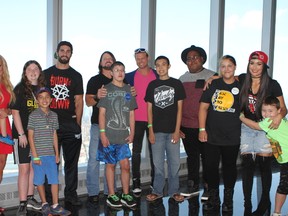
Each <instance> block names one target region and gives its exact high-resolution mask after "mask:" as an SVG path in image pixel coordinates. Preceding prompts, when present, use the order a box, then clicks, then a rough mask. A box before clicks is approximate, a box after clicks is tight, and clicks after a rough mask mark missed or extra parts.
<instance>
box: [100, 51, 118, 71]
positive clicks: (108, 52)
mask: <svg viewBox="0 0 288 216" xmlns="http://www.w3.org/2000/svg"><path fill="white" fill-rule="evenodd" d="M106 53H107V54H109V55H110V56H111V57H112V59H113V63H114V62H115V61H116V58H115V56H114V55H113V53H111V52H110V51H105V52H103V53H102V55H101V57H100V60H99V65H98V68H99V73H102V65H101V61H102V58H103V56H104V54H106Z"/></svg>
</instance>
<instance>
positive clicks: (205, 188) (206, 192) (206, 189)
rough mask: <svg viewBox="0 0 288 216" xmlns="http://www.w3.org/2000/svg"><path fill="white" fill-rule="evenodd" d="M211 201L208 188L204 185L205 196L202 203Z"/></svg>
mask: <svg viewBox="0 0 288 216" xmlns="http://www.w3.org/2000/svg"><path fill="white" fill-rule="evenodd" d="M208 199H209V191H208V186H207V185H204V187H203V194H202V196H201V201H207V200H208Z"/></svg>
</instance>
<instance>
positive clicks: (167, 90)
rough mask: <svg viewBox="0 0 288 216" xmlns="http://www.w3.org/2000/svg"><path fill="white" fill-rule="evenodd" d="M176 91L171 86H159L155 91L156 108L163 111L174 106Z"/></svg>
mask: <svg viewBox="0 0 288 216" xmlns="http://www.w3.org/2000/svg"><path fill="white" fill-rule="evenodd" d="M174 96H175V89H174V88H173V87H170V86H166V85H163V86H159V87H158V88H156V89H155V90H154V102H155V106H157V107H160V108H162V109H164V108H166V107H168V106H171V105H173V104H174Z"/></svg>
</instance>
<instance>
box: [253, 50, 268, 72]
mask: <svg viewBox="0 0 288 216" xmlns="http://www.w3.org/2000/svg"><path fill="white" fill-rule="evenodd" d="M254 56H257V59H259V60H260V61H262V62H263V63H264V64H266V65H267V63H268V56H267V54H266V53H264V52H262V51H254V52H252V53H251V54H250V56H249V61H250V60H251V59H253V58H255V57H254ZM267 67H268V68H269V66H268V65H267Z"/></svg>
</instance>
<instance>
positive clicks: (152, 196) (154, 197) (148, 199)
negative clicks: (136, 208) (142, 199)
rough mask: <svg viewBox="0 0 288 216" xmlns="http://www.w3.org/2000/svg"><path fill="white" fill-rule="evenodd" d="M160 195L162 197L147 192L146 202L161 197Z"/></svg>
mask: <svg viewBox="0 0 288 216" xmlns="http://www.w3.org/2000/svg"><path fill="white" fill-rule="evenodd" d="M162 197H163V196H162V195H159V194H155V193H151V194H148V195H147V196H146V200H147V201H148V202H154V201H156V200H158V199H160V198H162Z"/></svg>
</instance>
